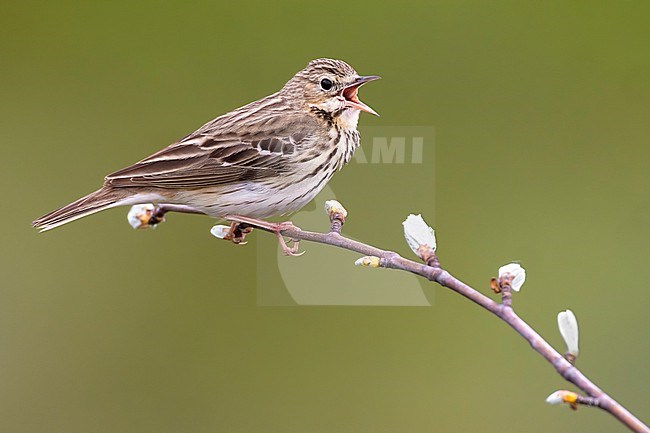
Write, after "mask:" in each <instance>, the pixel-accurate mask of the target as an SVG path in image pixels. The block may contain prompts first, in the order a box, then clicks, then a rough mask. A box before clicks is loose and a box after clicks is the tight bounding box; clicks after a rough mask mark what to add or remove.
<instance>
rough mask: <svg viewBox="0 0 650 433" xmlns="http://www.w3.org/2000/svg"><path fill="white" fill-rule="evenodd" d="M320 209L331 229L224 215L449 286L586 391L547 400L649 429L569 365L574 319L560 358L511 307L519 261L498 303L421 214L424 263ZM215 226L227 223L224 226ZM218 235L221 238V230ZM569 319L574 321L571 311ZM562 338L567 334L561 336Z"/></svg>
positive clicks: (409, 228) (415, 226)
mask: <svg viewBox="0 0 650 433" xmlns="http://www.w3.org/2000/svg"><path fill="white" fill-rule="evenodd" d="M325 210H326V212H327V213H328V215H329V217H330V231H329V232H327V233H318V232H311V231H306V230H302V229H301V228H299V227H296V226H294V225H293V224H291V223H279V224H278V223H269V222H266V221H260V220H255V219H251V218H246V217H238V216H234V215H233V216H228V217H227V219H229V220H230V221H232V222H233V225H231V227H230V230H231V231H232V232H237V230H239V232H237V233H240V232H241V230H242V228H244V229H248V228H250V227H255V228H258V229H261V230H264V231H268V232H273V233H275V234H276V235H277V236H279V239H280V240H281V242H282V243H283V242H284V241H283V240H282V236H284V237H286V238H289V239H291V240H292V241H294V243H296V244H297V243H298V242H299V241H308V242H315V243H319V244H326V245H331V246H333V247H338V248H343V249H346V250H350V251H354V252H357V253H360V254H363V255H364V256H365V257H362V258H361V259H359V260H357V262H356V264H357V265H363V266H369V267H382V268H388V269H398V270H402V271H406V272H410V273H412V274H415V275H418V276H420V277H423V278H426V279H427V280H429V281H433V282H435V283H438V284H439V285H441V286H443V287H446V288H448V289H451V290H453V291H454V292H456V293H458V294H460V295H462V296H464V297H465V298H467V299H469V300H470V301H472V302H474V303H475V304H477V305H479V306H480V307H482V308H484V309H485V310H487V311H489V312H490V313H492V314H494V315H495V316H496V317H498V318H499V319H501V320H502V321H504V322H505V323H507V324H508V325H510V327H511V328H512V329H513V330H514V331H515V332H517V333H518V334H519V335H521V336H522V337H523V338H524V339H525V340H526V341H528V343H529V344H530V346H531V347H532V348H533V350H535V351H536V352H537V353H539V354H540V355H541V356H542V357H543V358H544V359H545V360H546V361H548V363H549V364H551V365H552V366H553V368H555V370H556V371H557V373H558V374H559V375H560V376H562V377H563V378H564V379H565V380H567V381H569V382H571V383H572V384H574V385H575V386H577V387H578V388H579V389H580V390H582V391H583V392H584V393H585V394H586V396H581V395H578V394H576V393H574V392H571V391H565V390H562V391H556V392H555V393H553V394H551V395H550V396H549V397H548V399H547V402H548V403H551V404H558V403H568V404H569V405H570V406H571V407H572V408H573V409H576V408H577V407H578V405H584V406H590V407H597V408H600V409H602V410H604V411H606V412H609V413H610V414H611V415H612V416H614V417H615V418H616V419H617V420H619V421H620V422H621V423H623V424H624V425H625V426H627V427H628V428H629V429H630V430H631V431H634V432H645V433H650V428H649V427H648V426H647V425H645V424H644V423H643V422H641V420H639V419H638V418H636V417H635V416H634V415H633V414H632V413H630V412H629V411H628V410H627V409H626V408H625V407H623V406H622V405H621V404H620V403H618V402H617V401H616V400H614V399H613V398H612V397H610V396H609V395H607V394H606V393H605V392H603V390H601V389H600V388H599V387H598V386H596V385H595V384H594V383H593V382H592V381H591V380H589V379H588V378H587V377H586V376H585V375H584V374H583V373H582V372H581V371H580V370H579V369H578V368H577V367H575V366H574V365H573V362H574V361H575V357H576V356H577V324H575V328H576V329H575V333H576V335H575V336H574V338H575V346H576V348H575V349H574V350H569V352H567V354H566V358H565V357H563V356H562V355H561V354H560V353H559V352H557V351H556V350H555V349H553V347H552V346H551V345H550V344H549V343H548V342H547V341H546V340H544V339H543V338H542V337H541V336H540V335H539V334H538V333H537V332H536V331H535V330H534V329H533V328H532V327H531V326H530V325H529V324H528V323H526V322H525V321H524V320H523V319H521V318H520V317H519V316H518V315H517V314H516V313H515V311H514V309H513V307H512V291H513V290H514V291H519V288H520V287H521V285H522V284H523V280H524V279H525V272H524V271H523V268H521V267H520V266H519V265H516V264H511V265H508V266H504V267H503V268H501V269H500V275H499V278H498V279H496V278H495V279H493V281H492V288H493V290H494V291H495V292H497V293H501V296H502V302H501V303H498V302H495V301H494V300H492V299H490V298H488V297H487V296H485V295H483V294H482V293H480V292H479V291H477V290H476V289H474V288H472V287H470V286H469V285H467V284H465V283H463V282H462V281H460V280H459V279H457V278H455V277H454V276H453V275H451V274H450V273H449V272H448V271H446V270H445V269H443V268H442V267H441V266H440V264H439V261H438V257H437V255H436V253H435V250H436V241H435V236H434V232H433V229H431V228H430V227H428V226H426V223H424V220H422V218H421V217H419V216H417V217H415V216H409V218H407V220H406V221H405V222H404V226H405V236H406V240H407V242H408V243H409V246H410V247H411V249H412V250H413V251H414V252H415V253H416V254H417V255H418V256H419V257H420V258H421V259H422V260H423V261H424V263H418V262H415V261H413V260H409V259H406V258H404V257H402V256H400V255H399V254H397V253H395V252H393V251H387V250H382V249H380V248H377V247H374V246H372V245H368V244H365V243H363V242H358V241H355V240H353V239H350V238H346V237H345V236H343V235H341V227H342V226H343V224H344V223H345V217H346V216H347V212H346V211H345V209H344V208H343V206H341V205H340V203H338V202H336V201H334V200H331V201H328V202H327V203H326V205H325ZM168 211H176V212H178V211H180V212H187V213H199V212H196V211H194V210H193V209H190V208H184V207H177V206H173V205H158V206H157V207H156V208H155V209H153V210H152V215H155V216H156V217H157V219H156V220H155V223H158V222H160V221H162V220H163V216H164V214H165V213H166V212H168ZM411 218H413V220H411ZM418 218H419V220H418ZM410 220H411V221H410ZM142 222H143V224H144V227H146V226H148V224H147V221H142ZM241 226H243V227H241ZM216 227H223V228H224V229H226V228H227V227H226V226H216ZM219 237H222V238H224V236H219ZM225 238H226V239H228V236H225ZM241 240H243V236H242V237H241V239H239V240H238V241H237V242H241ZM285 247H286V245H285ZM283 250H284V248H283ZM285 252H286V253H287V254H289V255H295V254H293V253H295V252H297V245H294V248H293V249H292V250H290V251H288V250H285ZM292 252H293V253H292ZM290 253H292V254H290ZM568 312H570V311H568ZM562 314H563V313H561V315H562ZM571 316H573V313H571ZM573 321H574V322H575V317H574V316H573ZM565 329H566V328H565ZM560 330H561V331H562V333H563V336H565V335H564V333H565V330H563V328H562V326H561V327H560ZM565 340H567V339H566V337H565ZM567 341H568V340H567Z"/></svg>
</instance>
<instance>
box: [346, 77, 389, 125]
mask: <svg viewBox="0 0 650 433" xmlns="http://www.w3.org/2000/svg"><path fill="white" fill-rule="evenodd" d="M380 78H381V77H378V76H376V75H368V76H366V77H359V78H357V79H356V80H355V81H354V83H352V84H351V85H350V86H348V87H346V88H345V89H343V91H342V92H341V96H343V98H345V106H346V107H350V108H355V109H357V110H361V111H365V112H366V113H370V114H374V115H375V116H379V114H377V112H376V111H375V110H373V109H372V108H370V107H368V106H367V105H366V104H364V103H363V102H361V101H360V100H359V97H358V95H357V94H358V92H359V87H361V86H363V85H364V84H366V83H367V82H368V81H374V80H378V79H380Z"/></svg>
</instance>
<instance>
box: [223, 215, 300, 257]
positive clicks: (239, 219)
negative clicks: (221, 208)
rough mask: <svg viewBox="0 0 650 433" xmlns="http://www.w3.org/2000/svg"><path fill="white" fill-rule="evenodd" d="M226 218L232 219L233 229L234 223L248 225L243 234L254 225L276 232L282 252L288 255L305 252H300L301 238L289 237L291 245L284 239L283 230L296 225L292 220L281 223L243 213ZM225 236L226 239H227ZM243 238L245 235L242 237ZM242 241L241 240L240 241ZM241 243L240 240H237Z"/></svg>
mask: <svg viewBox="0 0 650 433" xmlns="http://www.w3.org/2000/svg"><path fill="white" fill-rule="evenodd" d="M225 218H226V219H227V220H230V221H232V224H231V231H232V227H233V226H234V225H239V226H241V225H244V226H245V227H246V230H248V231H247V232H246V233H244V234H243V236H246V234H248V233H250V231H251V230H252V229H253V227H258V228H260V229H262V230H266V231H269V232H272V233H275V235H276V237H277V238H278V243H279V244H280V248H281V249H282V253H283V254H284V255H286V256H291V257H298V256H302V255H303V254H305V252H304V251H302V252H299V250H300V240H299V239H291V238H289V241H288V242H289V243H290V244H291V246H289V245H287V241H285V240H284V236H282V232H283V231H285V230H289V229H293V228H295V227H296V226H294V225H293V223H292V222H291V221H284V222H281V223H274V222H269V221H264V220H260V219H256V218H249V217H245V216H241V215H226V216H225ZM227 236H228V235H226V237H227ZM226 237H224V239H226ZM241 239H242V240H243V237H242V238H241ZM231 240H232V241H233V242H235V240H234V238H233V239H231ZM240 242H241V241H240ZM235 243H239V242H235Z"/></svg>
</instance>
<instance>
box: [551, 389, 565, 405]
mask: <svg viewBox="0 0 650 433" xmlns="http://www.w3.org/2000/svg"><path fill="white" fill-rule="evenodd" d="M564 393H565V391H555V392H554V393H553V394H551V395H549V396H548V397H546V403H548V404H562V403H564Z"/></svg>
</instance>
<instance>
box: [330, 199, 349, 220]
mask: <svg viewBox="0 0 650 433" xmlns="http://www.w3.org/2000/svg"><path fill="white" fill-rule="evenodd" d="M325 213H326V214H327V215H328V216H330V217H331V216H332V215H334V214H337V213H338V214H341V215H343V218H345V217H346V216H348V211H347V210H345V208H344V207H343V205H342V204H341V203H339V202H338V201H336V200H327V201H326V202H325Z"/></svg>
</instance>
